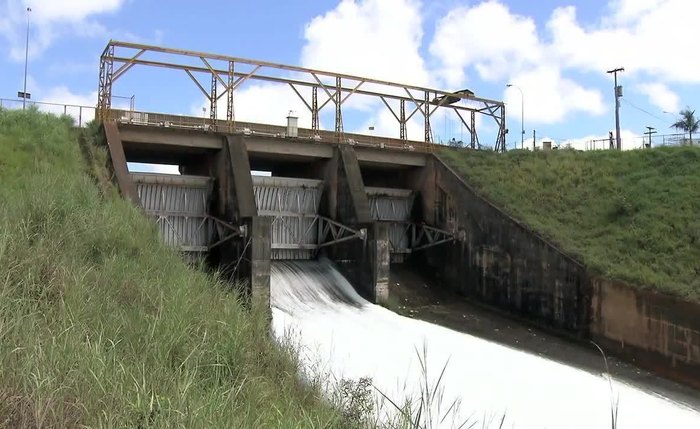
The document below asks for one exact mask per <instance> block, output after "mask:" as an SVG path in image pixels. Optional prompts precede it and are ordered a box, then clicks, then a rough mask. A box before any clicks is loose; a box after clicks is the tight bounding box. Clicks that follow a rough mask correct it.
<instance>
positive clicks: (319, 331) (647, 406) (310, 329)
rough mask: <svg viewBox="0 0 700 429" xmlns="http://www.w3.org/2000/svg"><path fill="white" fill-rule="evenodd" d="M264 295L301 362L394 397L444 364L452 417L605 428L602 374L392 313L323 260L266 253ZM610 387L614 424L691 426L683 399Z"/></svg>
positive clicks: (698, 416)
mask: <svg viewBox="0 0 700 429" xmlns="http://www.w3.org/2000/svg"><path fill="white" fill-rule="evenodd" d="M271 299H272V311H273V328H274V330H275V333H276V335H278V336H280V337H281V336H285V335H289V333H290V332H294V333H295V335H296V337H295V340H296V342H298V346H299V352H300V356H301V359H302V363H303V364H304V365H306V366H307V368H309V369H310V370H311V371H317V372H318V373H319V374H320V373H326V372H327V373H330V374H331V375H332V376H333V377H335V378H336V379H341V378H351V379H359V378H361V377H371V378H372V380H373V384H374V385H375V386H376V387H377V388H378V389H379V390H381V391H382V392H383V393H384V394H386V395H387V396H388V397H390V398H392V400H394V401H395V402H397V403H402V401H403V400H404V398H416V397H417V396H420V392H421V387H422V386H424V383H425V381H426V380H427V381H428V382H429V383H435V381H436V380H437V378H438V376H439V375H440V373H441V371H442V369H443V368H445V365H446V368H445V374H444V377H443V378H442V380H441V382H440V386H439V387H440V392H441V393H442V395H443V396H442V400H443V401H444V402H445V403H443V404H441V405H442V407H443V409H445V408H447V407H448V406H449V404H450V403H451V402H452V401H453V400H458V401H459V402H460V403H461V406H460V409H459V410H458V416H455V417H458V418H457V420H459V417H461V418H467V417H469V416H473V417H479V420H486V421H492V422H494V423H493V427H498V424H500V416H502V415H505V416H506V424H505V425H504V427H511V426H512V427H516V428H538V429H539V428H586V429H588V428H598V427H610V409H611V408H610V401H611V394H610V387H609V385H608V380H607V379H606V378H605V377H604V376H603V375H597V374H592V373H589V372H586V371H583V370H580V369H577V368H575V367H571V366H567V365H563V364H560V363H558V362H554V361H551V360H548V359H544V358H541V357H539V356H535V355H532V354H529V353H525V352H522V351H519V350H515V349H512V348H509V347H505V346H502V345H499V344H496V343H492V342H489V341H486V340H483V339H480V338H477V337H474V336H471V335H467V334H463V333H459V332H456V331H452V330H450V329H447V328H443V327H440V326H436V325H432V324H430V323H427V322H423V321H418V320H413V319H410V318H406V317H402V316H399V315H397V314H395V313H393V312H391V311H389V310H387V309H384V308H382V307H379V306H376V305H373V304H371V303H369V302H367V301H366V300H364V299H363V298H362V297H360V296H359V295H358V294H357V293H356V292H355V290H354V289H353V288H352V286H351V285H350V284H349V283H348V282H347V280H345V279H344V278H343V276H342V275H340V274H339V273H338V272H337V271H336V270H335V268H334V267H333V265H332V264H331V263H330V262H328V261H323V260H321V261H305V262H288V261H284V262H283V261H279V262H274V263H273V265H272V274H271ZM424 347H425V350H427V352H426V354H425V355H423V356H421V355H422V353H421V352H420V351H421V350H423V348H424ZM448 361H449V362H448ZM423 365H424V368H422V366H423ZM613 392H614V399H615V400H617V401H618V410H617V411H618V427H619V428H635V429H637V428H658V427H673V428H698V427H700V413H698V412H697V411H695V410H693V409H692V408H690V407H688V406H685V405H683V404H680V403H677V402H674V401H672V400H670V399H667V398H665V397H662V396H660V395H657V394H654V393H653V392H645V391H642V390H639V389H637V388H635V387H632V386H630V385H628V384H625V383H623V382H620V381H615V380H613ZM441 418H442V416H441V415H439V416H436V418H435V420H434V423H436V422H438V421H439V420H440V419H441ZM453 421H454V420H452V419H446V420H445V421H444V422H443V423H442V424H441V425H440V424H434V426H432V427H452V422H453ZM479 427H482V426H481V424H479ZM485 427H489V426H485Z"/></svg>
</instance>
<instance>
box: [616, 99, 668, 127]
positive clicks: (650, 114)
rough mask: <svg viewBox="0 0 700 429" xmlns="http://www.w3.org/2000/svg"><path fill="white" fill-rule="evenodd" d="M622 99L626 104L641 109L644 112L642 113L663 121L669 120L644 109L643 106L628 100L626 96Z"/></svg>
mask: <svg viewBox="0 0 700 429" xmlns="http://www.w3.org/2000/svg"><path fill="white" fill-rule="evenodd" d="M622 101H623V102H624V103H625V104H627V105H629V106H630V107H632V108H633V109H637V110H639V111H640V112H642V113H646V114H647V115H649V116H651V117H652V118H656V119H658V120H659V121H661V122H667V120H666V119H664V118H661V117H659V116H656V115H655V114H653V113H651V112H649V111H647V110H644V109H642V108H641V107H639V106H637V105H635V104H634V103H632V102H631V101H629V100H627V99H626V98H622Z"/></svg>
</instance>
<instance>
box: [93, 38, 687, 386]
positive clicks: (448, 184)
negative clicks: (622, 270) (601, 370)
mask: <svg viewBox="0 0 700 429" xmlns="http://www.w3.org/2000/svg"><path fill="white" fill-rule="evenodd" d="M122 48H128V49H131V50H132V51H131V52H130V53H129V54H119V49H122ZM151 52H155V53H157V54H158V55H160V56H158V57H156V58H157V59H152V60H149V59H147V55H148V54H149V53H151ZM167 55H175V56H176V58H177V59H182V58H184V59H187V60H188V61H190V60H193V61H198V60H201V61H202V63H199V64H194V63H192V62H188V61H184V60H182V61H179V60H178V61H174V62H164V61H163V60H162V58H163V57H165V56H167ZM215 61H218V62H219V64H220V65H219V66H217V65H216V64H215ZM115 65H117V66H118V67H117V68H115ZM136 65H143V66H153V67H158V68H172V69H176V70H180V71H184V72H185V73H186V74H187V75H188V76H189V77H190V78H191V79H192V80H193V81H194V82H195V83H196V84H197V86H198V88H199V89H200V90H201V91H202V93H204V95H205V96H206V97H207V99H208V100H209V102H210V103H211V104H210V110H209V111H210V116H209V117H208V118H207V117H205V118H201V117H200V118H197V117H190V116H182V115H171V114H162V113H152V112H135V111H131V110H128V111H127V110H119V109H115V108H113V107H112V105H111V97H112V86H113V85H114V83H115V81H116V80H117V79H119V78H120V77H121V76H122V75H124V74H125V73H127V72H128V71H129V70H130V69H131V68H132V67H134V66H136ZM261 70H268V71H269V72H268V73H267V74H265V73H262V72H261ZM270 70H271V71H270ZM289 71H292V72H295V73H296V75H295V77H294V79H291V78H290V77H289V76H288V75H281V74H280V73H282V72H285V73H287V72H289ZM274 73H278V74H274ZM195 74H200V75H201V74H203V75H205V76H207V77H209V78H210V85H209V86H208V87H209V90H207V88H206V87H205V86H207V85H205V84H203V83H202V82H201V80H198V79H197V78H196V77H195ZM304 76H306V77H307V78H308V79H306V80H304V78H303V77H304ZM249 79H258V80H261V81H264V82H275V83H280V84H284V85H286V86H288V87H289V88H291V89H292V90H293V91H294V92H295V93H296V94H297V95H298V96H299V97H300V98H301V99H302V101H303V102H304V104H305V105H306V107H307V108H308V109H309V112H310V113H311V122H312V123H311V126H310V127H309V128H302V127H298V126H297V123H296V118H293V117H291V115H290V118H288V119H289V122H288V124H287V126H286V127H284V126H273V125H269V124H256V123H248V122H240V121H235V118H234V115H233V111H234V109H233V103H234V98H233V94H234V92H235V90H236V89H237V88H238V87H239V86H240V85H243V84H245V82H246V81H247V80H249ZM368 85H372V86H368ZM377 88H379V89H377ZM304 89H305V90H307V92H306V93H304V92H303V91H302V90H304ZM324 94H325V97H326V100H325V102H324V101H323V98H324ZM351 96H352V97H358V96H364V97H372V98H373V99H374V100H375V101H381V102H383V104H384V105H386V107H387V108H388V109H389V111H390V112H391V113H392V115H393V117H394V118H395V119H396V121H397V129H398V131H399V138H386V137H375V136H366V135H361V134H350V133H346V132H345V131H344V122H343V117H344V116H343V115H344V112H343V105H344V102H345V101H346V100H347V98H348V97H351ZM455 97H456V98H457V99H458V100H462V101H463V102H464V103H455V104H450V103H451V102H452V101H453V99H454V98H455ZM220 100H225V101H226V106H225V107H226V112H225V115H223V114H221V113H223V112H221V110H222V109H221V106H219V105H218V104H219V101H220ZM448 102H450V103H448ZM324 106H331V107H335V111H334V112H333V113H334V116H333V118H334V122H335V124H334V125H335V129H334V130H332V131H331V130H323V129H322V127H321V126H320V117H319V115H320V112H321V111H322V109H323V108H324ZM217 109H218V110H217ZM443 110H447V111H449V112H450V113H454V114H455V115H456V116H457V117H458V118H459V120H460V121H461V122H462V124H463V125H464V126H465V127H466V129H467V130H468V135H469V140H470V141H469V143H468V144H467V146H468V147H471V148H473V149H477V148H483V147H484V145H483V144H482V143H481V141H480V138H479V135H478V133H477V130H476V120H475V118H476V116H477V115H485V116H486V117H487V118H489V119H492V120H494V121H495V123H496V125H497V129H498V132H497V137H496V142H495V145H494V146H493V149H494V150H497V151H500V150H503V148H504V147H505V146H504V144H505V134H506V131H507V130H506V128H505V105H504V104H503V103H502V102H498V101H493V100H488V99H483V98H479V97H474V96H473V94H466V93H460V94H456V93H450V92H447V91H439V90H434V89H428V88H420V87H414V86H407V85H400V84H395V83H391V82H383V81H376V80H373V79H367V78H362V77H357V76H349V75H343V74H337V73H330V72H324V71H319V70H310V69H304V68H300V67H293V66H285V65H279V64H273V63H266V62H260V61H253V60H247V59H240V58H234V57H227V56H222V55H214V54H205V53H195V52H190V51H182V50H173V49H166V48H160V47H153V46H146V45H135V44H128V43H120V42H110V44H109V45H108V46H107V48H106V49H105V52H104V53H103V55H102V57H101V62H100V89H99V100H98V117H99V119H100V120H101V122H102V124H103V128H104V137H105V142H106V145H107V147H108V149H109V158H110V160H109V165H110V168H111V169H112V172H113V177H114V181H115V183H116V184H117V185H118V187H119V189H120V191H121V193H122V195H123V196H124V197H125V198H126V199H128V200H129V201H131V202H132V203H133V204H134V205H136V206H138V207H140V208H141V209H142V210H143V211H144V213H145V214H146V215H148V216H150V217H152V218H153V219H154V222H156V223H157V225H158V228H159V229H160V231H161V235H162V237H163V239H164V240H165V242H166V243H168V244H170V245H172V246H173V247H176V248H177V249H179V250H180V251H181V252H182V253H183V255H185V256H186V257H187V258H191V259H195V260H204V261H206V262H207V264H208V265H209V266H211V267H213V268H215V269H217V270H220V271H221V272H222V273H224V275H225V276H227V277H228V278H229V279H231V281H233V282H240V284H243V285H246V293H247V294H248V295H249V296H250V298H251V300H252V302H253V303H254V304H255V305H264V306H266V307H269V306H270V276H271V266H272V264H273V263H277V261H287V262H289V261H312V260H317V259H319V258H321V257H323V258H327V259H329V260H331V261H333V262H334V264H335V265H336V266H337V267H338V268H339V269H340V271H341V272H342V274H343V276H345V278H347V280H348V281H349V282H350V284H352V286H353V287H354V288H355V289H356V290H357V291H358V292H359V293H360V294H361V295H363V297H364V298H365V299H367V300H368V301H369V302H372V303H383V302H386V301H387V299H388V294H389V283H390V278H391V266H392V264H402V263H404V264H406V263H409V264H410V265H411V266H413V267H418V268H420V269H421V270H422V271H424V272H425V273H427V274H428V275H429V277H430V278H431V279H433V280H434V281H435V282H436V284H438V285H439V286H440V287H442V288H445V289H449V290H450V291H452V292H454V293H455V294H456V295H461V296H466V297H469V298H472V299H473V300H475V301H478V302H480V303H483V304H486V305H488V306H490V307H491V308H496V309H499V310H501V311H504V312H507V313H508V314H509V315H511V316H515V317H517V318H519V320H521V321H525V322H527V323H531V324H536V325H538V326H540V327H543V328H545V329H547V330H550V331H554V332H556V333H557V334H559V335H561V334H563V335H566V336H568V337H569V338H573V339H575V340H585V341H588V340H590V339H594V340H595V341H596V342H598V343H600V344H602V346H603V347H604V349H605V350H606V351H608V352H612V353H615V354H618V355H620V356H624V357H626V358H628V359H629V360H632V361H635V362H636V363H638V364H639V365H641V366H643V367H645V368H649V369H652V370H654V371H655V372H657V373H659V374H662V375H664V376H666V377H669V378H673V379H675V380H679V381H681V382H683V383H686V384H689V385H692V386H695V387H696V388H700V318H697V317H696V315H697V314H698V313H699V312H700V305H696V304H692V303H683V302H680V301H679V300H673V299H664V300H661V299H659V298H658V297H656V296H650V294H645V293H642V292H638V291H634V290H633V289H631V288H630V287H629V286H627V285H620V284H616V283H615V284H613V283H614V282H610V281H608V280H607V279H602V278H599V277H597V276H595V275H593V274H591V273H590V272H589V271H588V269H587V268H586V267H585V266H584V265H583V264H581V263H580V262H579V261H577V260H576V259H575V258H573V257H571V256H570V255H567V254H566V253H565V252H563V251H562V250H561V249H559V248H558V247H557V246H555V245H553V244H552V243H550V242H548V241H547V240H546V239H545V238H543V237H541V236H539V235H538V234H537V233H536V232H535V231H533V230H532V229H530V228H529V227H528V226H527V225H524V224H522V223H521V222H519V221H518V220H517V219H514V218H512V217H511V216H509V215H508V214H507V213H505V212H504V211H503V210H501V209H500V208H499V207H497V206H496V205H494V204H492V203H491V202H490V201H489V200H488V199H486V198H484V197H483V196H482V195H480V194H479V193H478V192H476V191H475V190H474V189H473V188H472V187H471V186H469V184H468V183H466V182H465V181H464V180H463V179H462V178H460V177H459V175H457V174H456V173H455V172H454V171H452V170H451V169H450V168H449V167H448V166H447V165H446V164H445V163H443V162H442V160H441V159H440V158H439V156H438V155H437V154H436V152H437V151H438V150H439V147H438V145H435V144H434V142H433V137H432V125H431V117H432V115H433V114H434V113H435V112H436V111H443ZM415 115H419V116H422V119H423V121H422V122H423V123H422V125H424V127H423V130H424V135H423V138H422V139H419V140H410V139H409V138H408V135H407V123H408V121H409V120H410V119H411V118H412V117H414V116H415ZM224 117H225V119H223V118H224ZM130 162H140V163H154V164H169V165H177V166H178V167H179V171H180V173H181V174H180V175H163V174H144V173H130V172H129V169H128V166H127V163H130ZM255 171H264V172H267V173H269V177H260V176H254V175H253V172H255ZM657 304H658V305H657ZM618 308H624V309H625V311H624V313H620V312H619V311H618V310H617V309H618ZM629 320H634V321H635V324H634V326H631V325H630V324H629V322H628V321H629Z"/></svg>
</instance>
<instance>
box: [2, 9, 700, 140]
mask: <svg viewBox="0 0 700 429" xmlns="http://www.w3.org/2000/svg"><path fill="white" fill-rule="evenodd" d="M27 6H31V8H32V12H31V15H30V17H31V27H30V61H29V79H28V81H29V83H28V91H29V92H31V93H32V97H33V99H35V100H45V101H51V102H58V103H70V104H84V105H94V104H95V103H96V89H97V76H98V60H99V54H100V53H101V51H102V50H103V49H104V46H105V44H106V42H107V41H108V40H109V39H110V38H112V39H117V40H125V41H135V42H140V43H148V44H158V45H163V46H168V47H177V48H186V49H192V50H201V51H207V52H216V53H223V54H228V55H233V56H239V57H248V58H254V59H260V60H267V61H274V62H280V63H288V64H295V65H302V66H308V67H314V68H321V69H326V70H331V71H338V72H342V73H349V74H357V75H362V76H368V77H377V78H381V79H386V80H393V81H398V82H404V83H414V84H420V85H427V86H430V87H436V88H440V89H446V90H456V89H461V88H465V87H466V88H470V89H471V90H473V91H474V92H475V93H476V94H477V95H480V96H483V97H485V98H491V99H503V100H505V101H506V103H507V111H508V127H509V128H510V130H511V131H510V133H509V135H508V145H509V146H511V147H512V146H513V144H514V143H515V142H519V140H520V134H519V130H520V117H521V110H520V93H519V92H518V91H517V90H514V89H510V90H508V89H506V87H505V85H506V84H507V83H508V82H512V83H514V84H516V85H518V86H519V87H520V88H521V89H522V90H523V93H524V95H525V109H524V113H525V129H526V136H527V137H528V139H531V138H532V130H533V129H535V130H537V135H538V141H539V140H540V138H546V139H552V140H554V141H555V143H564V142H567V141H568V142H573V143H574V145H577V146H579V147H582V146H583V145H585V142H586V141H588V140H591V139H594V138H601V137H605V136H607V133H608V131H609V130H612V129H613V128H614V116H613V98H612V94H613V89H612V86H613V85H612V81H611V79H610V76H608V75H607V74H606V73H605V71H606V70H607V69H612V68H615V67H625V68H626V72H625V73H623V74H622V75H621V83H622V84H623V86H624V99H623V102H622V110H621V118H622V119H621V121H622V129H623V138H624V142H623V145H624V147H625V148H628V149H629V148H633V147H637V146H639V145H640V144H641V143H640V141H639V140H638V139H636V138H635V136H638V135H639V134H641V133H642V132H643V131H644V129H645V127H646V126H653V127H656V128H657V129H658V130H659V132H660V133H673V132H675V131H674V130H672V129H670V128H669V125H670V123H672V122H673V120H674V115H673V114H668V113H664V111H668V112H674V113H677V112H678V111H679V110H680V109H681V108H683V107H685V106H691V107H694V106H695V104H697V97H698V95H699V93H698V83H700V73H697V71H696V70H695V68H696V62H697V60H695V57H696V55H695V54H694V53H692V52H691V53H690V54H688V49H689V47H690V46H692V45H693V43H692V42H688V43H684V41H685V40H688V41H693V40H698V39H700V38H699V37H698V36H700V34H698V33H700V30H699V29H698V27H697V26H696V25H695V20H696V17H697V16H700V2H690V1H688V0H609V1H605V0H589V1H580V0H578V1H574V0H571V1H566V0H540V1H522V0H492V1H486V2H482V1H458V0H437V1H428V0H423V1H420V0H355V1H350V0H345V1H330V0H313V1H312V0H298V1H277V0H275V1H273V0H257V1H228V2H224V1H218V2H215V1H205V0H203V1H199V2H192V1H184V0H178V1H168V2H165V1H155V0H0V41H1V43H0V77H2V79H0V97H1V98H6V99H7V98H16V92H17V91H18V90H21V89H22V80H23V70H24V42H25V31H26V11H25V8H26V7H27ZM114 93H115V94H118V95H132V94H134V95H135V100H136V109H137V110H150V111H165V112H174V113H183V114H201V106H203V105H205V104H206V103H204V100H203V99H202V98H201V96H200V95H199V94H198V90H197V88H196V87H195V86H194V85H193V84H191V83H190V82H189V81H188V80H187V77H186V76H184V75H183V74H182V73H181V72H180V74H176V73H175V72H172V73H162V72H160V73H154V72H147V71H143V70H141V71H138V70H136V68H135V69H134V72H133V73H132V72H130V73H129V76H128V79H124V81H123V82H120V83H119V85H117V86H115V89H114ZM236 103H237V104H236V115H237V118H238V119H241V120H255V121H264V122H271V123H282V122H283V121H284V116H286V114H285V112H287V111H288V110H290V109H293V110H299V111H300V113H299V114H300V122H301V125H302V126H309V124H306V123H305V121H307V120H308V118H307V117H305V115H304V113H303V112H301V111H303V107H302V106H300V105H299V103H298V101H297V100H295V96H294V95H293V93H291V92H284V91H281V89H280V88H277V87H273V86H269V85H263V84H251V85H249V86H247V87H243V88H241V90H240V94H238V93H237V95H236ZM351 115H352V116H351V118H352V119H353V120H352V121H350V123H351V125H350V127H353V128H355V129H354V130H352V131H357V130H363V129H367V127H368V125H374V126H375V127H376V131H375V132H376V133H378V134H386V135H393V134H397V133H398V130H397V126H396V125H395V123H394V122H392V121H394V120H393V118H392V117H391V116H390V113H388V112H387V111H386V109H383V108H382V107H381V106H363V107H362V108H358V109H357V111H355V112H354V113H352V114H351ZM324 118H325V116H324ZM322 119H323V118H322ZM324 125H325V126H326V127H328V128H330V127H332V123H328V122H326V123H324ZM480 125H482V127H483V128H482V129H484V135H485V136H486V138H484V137H482V140H486V141H482V142H484V143H491V136H490V134H489V133H490V132H491V131H492V130H491V129H490V128H492V127H493V124H492V123H490V122H488V121H485V123H484V124H480ZM346 127H348V125H346ZM411 133H412V134H414V135H415V137H414V138H416V139H420V127H419V126H417V124H414V127H412V128H409V137H412V135H411ZM433 133H434V136H435V138H436V139H443V140H445V139H449V138H450V137H457V139H460V138H461V137H464V138H465V139H466V135H465V134H464V133H463V131H462V130H461V129H460V126H459V124H458V123H456V122H453V121H450V120H448V118H446V117H444V118H440V117H439V116H438V117H436V118H434V119H433ZM530 141H531V140H530Z"/></svg>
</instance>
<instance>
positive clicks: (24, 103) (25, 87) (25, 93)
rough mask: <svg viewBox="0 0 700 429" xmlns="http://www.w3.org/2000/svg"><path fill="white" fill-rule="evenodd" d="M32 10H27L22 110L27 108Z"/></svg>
mask: <svg viewBox="0 0 700 429" xmlns="http://www.w3.org/2000/svg"><path fill="white" fill-rule="evenodd" d="M31 11H32V8H30V7H28V8H27V44H26V46H25V48H24V89H23V90H22V91H23V92H24V97H22V110H24V109H25V108H26V105H27V63H28V62H29V12H31Z"/></svg>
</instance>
